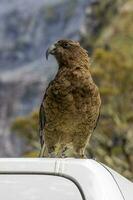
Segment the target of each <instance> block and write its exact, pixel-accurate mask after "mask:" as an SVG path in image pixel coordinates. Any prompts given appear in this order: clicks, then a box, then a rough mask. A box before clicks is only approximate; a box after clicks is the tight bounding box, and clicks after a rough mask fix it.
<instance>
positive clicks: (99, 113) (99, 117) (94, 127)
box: [93, 109, 100, 130]
mask: <svg viewBox="0 0 133 200" xmlns="http://www.w3.org/2000/svg"><path fill="white" fill-rule="evenodd" d="M99 118H100V109H99V114H98V117H97V120H96V123H95V126H94V129H93V130H95V129H96V127H97V124H98V122H99Z"/></svg>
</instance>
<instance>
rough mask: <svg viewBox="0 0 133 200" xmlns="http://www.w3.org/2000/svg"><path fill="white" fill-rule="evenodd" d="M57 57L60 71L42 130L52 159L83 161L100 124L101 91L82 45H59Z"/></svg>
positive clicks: (49, 94) (50, 91) (51, 86)
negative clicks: (72, 158) (95, 81)
mask: <svg viewBox="0 0 133 200" xmlns="http://www.w3.org/2000/svg"><path fill="white" fill-rule="evenodd" d="M64 43H68V47H67V48H66V47H65V48H64V47H63V45H64ZM55 57H56V59H57V62H58V63H59V70H58V73H57V75H56V77H55V79H54V80H53V81H52V82H51V83H50V84H49V86H48V88H47V90H46V93H45V96H44V99H43V102H42V105H41V107H43V111H42V109H40V112H43V113H45V123H43V127H42V126H41V130H43V133H45V134H44V140H45V145H46V148H47V150H48V153H49V156H51V157H63V156H67V157H71V156H75V157H79V158H81V157H84V156H85V153H84V151H85V148H86V145H87V144H88V142H89V139H90V136H91V134H92V132H93V130H94V129H95V127H96V123H97V120H98V116H99V112H100V105H101V99H100V94H99V90H98V88H97V86H96V84H95V83H94V81H93V79H92V77H91V73H90V62H89V57H88V54H87V52H86V50H84V49H83V48H82V47H81V46H80V45H79V43H77V42H74V41H69V40H61V41H59V42H58V45H57V47H56V52H55ZM42 115H43V114H41V116H42ZM41 121H42V119H40V122H41ZM40 124H41V125H42V123H40ZM43 156H45V155H43Z"/></svg>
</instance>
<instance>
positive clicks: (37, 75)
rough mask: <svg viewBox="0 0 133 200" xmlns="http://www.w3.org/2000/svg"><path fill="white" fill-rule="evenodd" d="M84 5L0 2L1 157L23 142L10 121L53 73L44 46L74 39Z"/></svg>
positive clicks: (33, 103) (36, 100)
mask: <svg viewBox="0 0 133 200" xmlns="http://www.w3.org/2000/svg"><path fill="white" fill-rule="evenodd" d="M88 4H89V0H83V1H80V0H72V1H71V0H63V1H59V0H56V1H54V0H52V1H47V0H38V1H36V0H20V1H17V0H13V1H9V0H4V1H1V4H0V30H1V31H0V111H1V112H0V156H17V155H19V153H20V152H21V150H20V149H21V147H20V146H21V145H20V144H21V143H23V142H21V141H20V142H18V141H19V138H17V141H15V140H16V139H14V138H15V137H13V136H11V135H10V131H9V127H10V123H11V121H12V120H13V119H14V118H15V117H17V116H21V115H26V114H27V113H29V112H31V111H32V110H33V109H34V108H36V107H38V106H39V104H40V102H41V98H42V93H43V91H44V89H45V87H46V86H47V84H48V81H49V80H51V79H52V77H53V76H54V74H55V73H56V63H55V61H54V59H52V58H51V59H50V60H49V62H47V63H46V60H45V50H46V48H47V46H48V45H49V44H50V43H52V42H53V41H56V40H58V39H59V38H74V39H78V38H79V32H80V28H81V26H82V24H83V22H84V16H85V15H84V10H85V7H86V6H87V5H88ZM77 19H78V20H77ZM22 145H23V144H22Z"/></svg>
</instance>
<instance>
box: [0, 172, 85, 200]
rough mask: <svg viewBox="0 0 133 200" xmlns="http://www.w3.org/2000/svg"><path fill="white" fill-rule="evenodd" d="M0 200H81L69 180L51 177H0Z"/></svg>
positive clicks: (12, 175) (76, 189) (78, 192)
mask: <svg viewBox="0 0 133 200" xmlns="http://www.w3.org/2000/svg"><path fill="white" fill-rule="evenodd" d="M0 199H1V200H2V199H3V200H18V199H19V200H82V197H81V194H80V191H79V189H78V188H77V186H76V185H75V184H74V183H73V182H72V181H70V180H68V179H66V178H63V177H59V176H52V175H24V174H16V175H15V174H10V175H0Z"/></svg>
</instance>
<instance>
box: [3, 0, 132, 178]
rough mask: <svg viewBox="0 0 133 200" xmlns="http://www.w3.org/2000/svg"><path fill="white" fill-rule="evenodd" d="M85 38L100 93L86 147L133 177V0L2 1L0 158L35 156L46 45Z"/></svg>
mask: <svg viewBox="0 0 133 200" xmlns="http://www.w3.org/2000/svg"><path fill="white" fill-rule="evenodd" d="M61 38H70V39H75V40H78V41H80V43H81V45H82V46H83V47H84V48H86V49H87V50H88V53H89V55H90V56H91V71H92V75H93V79H94V80H95V82H96V83H97V85H98V86H99V88H100V92H101V97H102V109H101V116H100V120H99V123H98V126H97V129H96V130H95V133H94V134H93V137H92V140H91V145H90V146H89V147H88V148H87V155H88V157H93V158H96V159H97V160H98V161H101V162H103V163H105V164H107V165H108V166H110V167H112V168H113V169H115V170H116V171H118V172H119V173H121V174H122V175H124V176H125V177H127V178H129V179H130V180H133V0H50V1H48V0H0V157H36V156H38V152H39V149H40V144H39V136H38V109H39V105H40V103H41V101H42V98H43V93H44V91H45V89H46V87H47V85H48V83H49V82H50V81H51V80H52V79H53V78H54V76H55V74H56V72H57V64H56V61H55V60H54V59H53V58H52V57H50V59H49V61H47V62H46V59H45V51H46V49H47V47H48V46H49V45H50V44H51V43H52V42H55V41H56V40H58V39H61Z"/></svg>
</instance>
